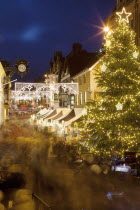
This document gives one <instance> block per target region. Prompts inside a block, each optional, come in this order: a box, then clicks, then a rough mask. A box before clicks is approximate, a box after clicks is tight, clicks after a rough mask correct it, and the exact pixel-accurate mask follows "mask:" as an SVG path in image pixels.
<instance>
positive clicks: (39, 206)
mask: <svg viewBox="0 0 140 210" xmlns="http://www.w3.org/2000/svg"><path fill="white" fill-rule="evenodd" d="M32 196H33V200H34V201H35V204H36V210H54V208H53V209H52V207H50V206H49V205H48V204H47V203H46V202H45V201H43V200H42V199H41V198H40V197H39V196H37V195H36V194H34V193H33V195H32Z"/></svg>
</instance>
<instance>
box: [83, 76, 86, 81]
mask: <svg viewBox="0 0 140 210" xmlns="http://www.w3.org/2000/svg"><path fill="white" fill-rule="evenodd" d="M83 80H84V83H86V74H84V76H83Z"/></svg>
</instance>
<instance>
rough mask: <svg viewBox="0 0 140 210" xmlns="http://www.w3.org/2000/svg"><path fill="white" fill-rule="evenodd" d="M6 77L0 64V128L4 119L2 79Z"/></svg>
mask: <svg viewBox="0 0 140 210" xmlns="http://www.w3.org/2000/svg"><path fill="white" fill-rule="evenodd" d="M5 76H6V74H5V71H4V69H3V66H2V64H1V62H0V126H1V125H2V124H3V123H4V120H5V118H6V116H5V110H4V90H3V79H4V77H5Z"/></svg>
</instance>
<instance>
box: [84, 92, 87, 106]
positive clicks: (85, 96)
mask: <svg viewBox="0 0 140 210" xmlns="http://www.w3.org/2000/svg"><path fill="white" fill-rule="evenodd" d="M86 102H87V92H84V103H86Z"/></svg>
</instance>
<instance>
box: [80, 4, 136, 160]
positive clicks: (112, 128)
mask: <svg viewBox="0 0 140 210" xmlns="http://www.w3.org/2000/svg"><path fill="white" fill-rule="evenodd" d="M117 15H118V16H119V18H117V19H116V24H117V25H116V27H115V29H113V30H112V31H111V30H108V31H107V32H106V35H105V40H106V43H105V48H106V53H105V55H104V57H103V59H102V64H101V69H100V71H99V72H97V76H96V77H97V83H98V86H99V87H101V89H102V92H100V93H99V94H98V97H97V100H96V101H94V102H92V103H90V104H89V106H88V108H87V115H86V116H84V117H83V121H82V122H81V123H80V124H79V126H81V127H83V126H84V129H82V132H81V135H82V136H83V138H82V139H83V142H82V141H81V142H82V143H81V144H83V146H84V147H86V148H87V149H88V150H90V151H91V152H94V153H96V154H100V155H107V156H109V155H112V154H117V155H123V154H124V152H125V151H136V149H137V148H138V144H139V141H140V59H139V50H138V48H137V46H136V45H135V32H134V31H133V30H132V29H131V28H130V27H129V21H128V17H129V16H130V13H126V11H125V9H124V8H123V10H122V12H120V13H119V12H118V13H117Z"/></svg>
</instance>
